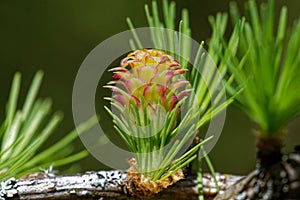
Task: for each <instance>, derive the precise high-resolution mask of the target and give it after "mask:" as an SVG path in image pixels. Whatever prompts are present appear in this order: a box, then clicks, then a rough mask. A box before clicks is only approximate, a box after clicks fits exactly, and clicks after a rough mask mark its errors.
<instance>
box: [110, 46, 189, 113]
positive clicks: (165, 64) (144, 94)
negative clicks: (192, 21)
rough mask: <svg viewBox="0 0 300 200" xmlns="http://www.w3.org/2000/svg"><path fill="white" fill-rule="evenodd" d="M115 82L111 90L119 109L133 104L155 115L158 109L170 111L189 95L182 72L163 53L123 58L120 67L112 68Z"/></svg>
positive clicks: (145, 51) (141, 52)
mask: <svg viewBox="0 0 300 200" xmlns="http://www.w3.org/2000/svg"><path fill="white" fill-rule="evenodd" d="M110 71H112V72H113V73H114V74H113V78H114V79H115V80H114V81H111V82H109V85H113V86H112V87H111V88H110V89H111V90H112V91H113V92H114V95H113V99H114V100H115V101H116V103H117V104H118V105H119V107H122V108H130V107H131V106H132V105H133V104H136V105H138V108H139V109H145V108H146V110H147V112H148V111H151V112H153V114H156V111H157V108H158V107H157V106H162V107H163V108H164V109H165V112H170V111H172V110H173V109H174V108H175V107H176V105H177V103H178V102H179V101H180V99H182V98H183V97H185V96H188V92H187V91H186V90H185V86H186V85H187V84H188V81H186V80H185V79H184V78H183V76H182V75H183V74H184V73H186V70H185V69H182V68H180V63H179V62H178V61H177V60H175V59H174V58H173V57H172V56H170V55H167V54H166V53H165V52H163V51H160V50H154V49H143V50H136V51H134V52H132V53H129V54H128V56H127V57H126V58H124V59H123V60H122V61H121V63H120V66H118V67H115V68H112V69H111V70H110Z"/></svg>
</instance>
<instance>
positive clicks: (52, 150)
mask: <svg viewBox="0 0 300 200" xmlns="http://www.w3.org/2000/svg"><path fill="white" fill-rule="evenodd" d="M42 78H43V72H42V71H38V72H37V73H36V75H35V76H34V78H33V81H32V84H31V86H30V89H29V91H28V93H27V96H26V99H25V103H24V105H23V107H22V109H18V95H19V91H20V88H21V74H20V73H16V74H15V76H14V79H13V82H12V88H11V91H10V96H9V100H8V103H7V109H6V118H5V120H4V122H3V123H2V125H1V128H0V143H1V147H0V148H1V152H0V160H1V163H0V181H1V180H3V179H6V178H9V177H12V176H16V177H19V176H21V175H24V174H26V173H29V172H32V171H37V170H38V168H39V167H45V168H47V167H49V166H52V165H53V166H54V167H58V166H61V165H66V164H69V163H71V162H75V161H77V160H79V159H82V158H83V157H85V156H86V155H87V152H86V151H82V152H80V153H77V154H71V155H69V156H68V154H70V153H71V152H68V151H65V153H60V152H63V151H61V150H63V149H65V148H67V147H68V146H69V145H70V144H71V142H72V141H73V140H74V139H75V138H77V136H78V134H77V131H76V130H73V131H72V132H70V133H69V134H67V135H66V136H64V137H63V138H62V139H60V140H59V141H58V142H57V143H56V144H54V145H52V146H50V147H48V148H47V149H45V150H44V151H42V152H40V153H38V152H39V151H40V150H41V149H42V148H43V146H44V144H45V142H46V141H47V140H48V138H50V137H51V135H52V134H53V133H54V131H55V130H56V128H57V126H58V125H59V124H60V122H61V120H62V118H63V116H62V114H61V113H60V112H56V113H54V114H52V111H51V106H52V102H51V100H50V99H48V98H46V99H37V95H38V90H39V88H40V85H41V82H42ZM96 123H97V118H96V117H93V118H91V119H90V120H89V121H87V122H85V123H83V124H82V125H80V126H79V127H78V129H77V130H78V132H79V134H80V133H82V132H84V131H86V130H88V129H89V128H91V127H92V126H93V125H94V124H96ZM58 155H59V157H58ZM67 156H68V157H67ZM49 158H50V159H51V158H52V159H53V161H50V162H49ZM54 159H56V160H57V161H55V160H54Z"/></svg>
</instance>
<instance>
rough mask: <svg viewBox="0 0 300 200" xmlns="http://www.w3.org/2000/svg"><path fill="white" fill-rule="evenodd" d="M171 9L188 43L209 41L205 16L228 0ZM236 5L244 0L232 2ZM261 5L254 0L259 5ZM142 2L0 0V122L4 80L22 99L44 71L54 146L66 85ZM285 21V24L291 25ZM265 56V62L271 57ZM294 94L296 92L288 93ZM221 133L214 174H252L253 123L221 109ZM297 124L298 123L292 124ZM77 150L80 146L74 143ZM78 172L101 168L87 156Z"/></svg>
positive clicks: (142, 22) (137, 14) (136, 14)
mask: <svg viewBox="0 0 300 200" xmlns="http://www.w3.org/2000/svg"><path fill="white" fill-rule="evenodd" d="M176 2H177V11H178V13H179V10H180V8H183V7H185V8H188V9H189V11H190V18H191V27H192V31H193V38H194V39H196V40H198V41H200V40H205V39H207V38H208V37H209V34H210V27H209V24H208V22H207V18H208V16H209V15H214V14H216V13H217V12H218V11H227V10H228V2H229V1H227V0H207V1H200V0H181V1H179V0H177V1H176ZM238 2H239V6H241V7H242V6H243V4H244V2H245V1H238ZM259 2H261V1H259ZM145 3H150V1H143V0H111V1H102V0H80V1H78V0H36V1H21V0H20V1H12V0H7V1H0V69H1V71H0V91H1V95H0V109H1V112H0V113H1V115H0V119H3V114H4V106H5V102H6V100H7V96H8V91H9V87H10V82H11V79H12V77H13V74H14V73H15V72H16V71H21V72H22V74H23V88H22V94H21V95H22V98H21V99H24V97H23V96H24V94H25V92H26V89H27V88H28V85H29V82H30V80H31V78H32V77H33V75H34V73H35V72H36V71H37V70H38V69H42V70H43V71H44V72H45V78H44V82H43V85H42V88H41V92H40V96H43V97H46V96H50V97H52V98H53V100H54V109H55V110H61V111H63V112H64V113H65V119H64V121H63V123H62V125H61V126H60V127H59V129H58V130H57V132H56V133H57V134H56V135H55V137H54V139H53V140H54V141H55V140H58V139H59V138H60V137H62V136H63V135H64V134H65V133H66V132H67V131H69V130H71V129H73V127H74V124H73V119H72V113H71V101H72V100H71V97H72V87H73V82H74V79H75V76H76V73H77V70H78V69H79V67H80V65H81V62H82V61H83V60H84V58H85V57H86V56H87V55H88V53H89V52H90V51H91V50H92V49H93V48H94V47H95V46H96V45H98V44H99V43H100V42H101V41H103V40H105V39H106V38H108V37H110V36H112V35H114V34H117V33H119V32H121V31H124V30H127V25H126V22H125V18H126V17H127V16H130V17H131V18H132V20H133V22H134V23H135V25H136V27H142V26H146V19H145V16H144V10H143V5H144V4H145ZM284 4H287V5H288V7H289V14H290V17H289V20H290V22H291V20H292V19H294V18H296V17H298V16H299V8H300V2H299V1H291V0H290V1H287V0H285V1H278V3H277V8H278V9H277V13H279V7H280V6H281V5H284ZM290 24H291V23H290ZM270 59H272V58H270ZM291 92H296V91H291ZM227 114H228V115H227V119H226V123H225V127H224V131H223V133H222V135H221V137H220V140H219V142H218V143H217V145H216V147H215V149H214V150H213V151H212V153H211V157H212V159H213V162H214V164H215V166H216V168H217V170H218V171H221V172H228V173H229V172H230V173H238V174H243V173H247V172H249V171H250V170H251V169H253V167H254V164H255V162H254V161H255V147H254V136H253V135H252V130H253V128H255V125H254V124H252V123H251V121H250V120H249V119H248V118H247V117H246V116H245V115H244V114H243V113H241V112H239V111H238V110H236V109H235V108H229V109H228V110H227ZM298 123H299V120H298ZM298 123H297V120H295V121H294V122H292V123H291V125H290V126H289V135H288V137H287V139H286V147H285V150H286V151H289V150H291V149H292V147H293V145H295V144H297V143H299V141H300V135H299V134H298V131H299V128H300V126H299V125H298ZM76 144H77V146H82V145H81V143H80V141H77V143H76ZM78 164H80V165H81V167H82V170H87V169H90V170H98V169H102V168H104V166H102V165H101V164H100V163H99V162H98V161H97V160H95V159H94V158H93V157H91V156H90V157H89V158H86V159H85V160H83V161H80V162H79V163H78Z"/></svg>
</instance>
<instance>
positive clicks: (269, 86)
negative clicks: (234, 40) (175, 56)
mask: <svg viewBox="0 0 300 200" xmlns="http://www.w3.org/2000/svg"><path fill="white" fill-rule="evenodd" d="M248 9H249V17H248V18H247V20H248V21H249V22H246V23H245V26H244V28H243V30H242V33H241V36H240V41H239V45H238V50H237V51H238V56H235V57H233V58H231V59H229V60H224V59H223V61H224V62H225V63H226V64H227V65H228V67H229V68H230V71H231V73H232V74H233V75H234V78H235V81H236V83H237V85H241V86H243V87H244V91H243V92H241V93H240V94H239V95H238V96H237V100H238V103H239V104H240V107H241V108H242V109H243V110H244V111H245V112H246V113H247V114H248V115H249V116H250V117H251V118H252V119H253V120H254V121H255V122H257V124H258V125H259V126H260V129H261V132H262V134H263V135H264V136H265V137H269V136H272V135H274V134H277V133H279V132H280V131H281V130H282V129H283V128H284V127H285V126H286V125H287V123H288V122H290V121H291V120H292V119H294V118H295V117H296V116H298V115H299V113H300V96H299V94H298V93H297V90H299V89H300V79H299V76H300V56H299V55H300V48H299V45H300V20H296V21H295V22H294V26H293V27H292V29H291V31H290V34H288V33H287V8H286V7H282V9H281V13H280V17H279V20H278V21H279V22H278V24H276V23H275V21H276V19H275V0H269V1H268V3H267V4H262V5H261V6H260V9H259V8H258V6H257V5H256V3H255V1H254V0H250V1H249V2H248ZM259 13H260V14H259ZM231 16H232V18H233V21H234V22H235V23H240V22H238V19H239V18H240V14H239V11H238V8H237V6H236V4H235V3H232V4H231ZM227 50H231V47H230V46H229V45H228V47H227ZM241 65H242V66H241ZM228 89H229V91H230V92H232V91H234V89H233V88H228Z"/></svg>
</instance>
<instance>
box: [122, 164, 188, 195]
mask: <svg viewBox="0 0 300 200" xmlns="http://www.w3.org/2000/svg"><path fill="white" fill-rule="evenodd" d="M183 177H184V175H183V172H182V170H179V171H177V172H176V173H175V174H173V175H171V176H170V177H168V178H166V179H164V180H157V181H152V180H151V178H149V177H145V176H143V175H141V174H139V173H138V172H137V171H136V170H135V169H134V168H132V167H131V168H130V169H129V170H128V171H127V180H126V187H127V190H128V192H129V194H130V195H132V196H134V197H140V198H143V197H151V196H153V195H154V194H157V193H159V192H160V191H161V190H163V189H165V188H167V187H168V186H170V185H172V184H174V183H176V182H177V181H179V180H180V179H182V178H183Z"/></svg>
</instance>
